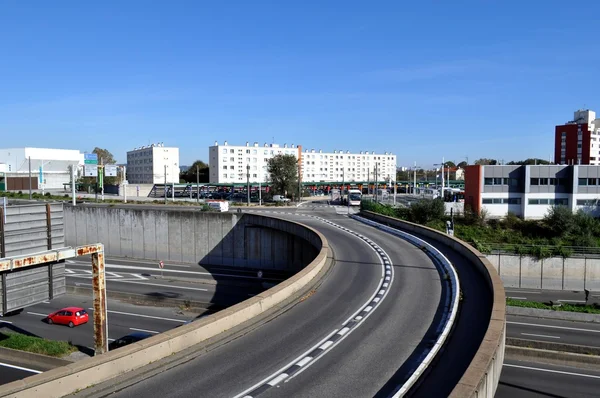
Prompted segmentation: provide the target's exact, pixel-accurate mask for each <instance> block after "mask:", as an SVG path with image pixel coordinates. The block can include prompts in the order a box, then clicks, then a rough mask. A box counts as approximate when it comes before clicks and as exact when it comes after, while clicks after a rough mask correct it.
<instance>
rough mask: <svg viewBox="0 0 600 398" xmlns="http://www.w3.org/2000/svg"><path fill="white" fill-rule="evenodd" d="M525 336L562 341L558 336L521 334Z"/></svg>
mask: <svg viewBox="0 0 600 398" xmlns="http://www.w3.org/2000/svg"><path fill="white" fill-rule="evenodd" d="M521 334H522V335H523V336H533V337H545V338H548V339H560V337H558V336H546V335H545V334H532V333H521Z"/></svg>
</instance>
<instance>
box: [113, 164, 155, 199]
mask: <svg viewBox="0 0 600 398" xmlns="http://www.w3.org/2000/svg"><path fill="white" fill-rule="evenodd" d="M121 172H122V173H123V175H122V177H123V180H122V184H121V185H122V186H123V202H124V203H127V184H125V182H127V178H126V177H127V167H126V166H123V168H122V169H121ZM153 178H154V177H153Z"/></svg>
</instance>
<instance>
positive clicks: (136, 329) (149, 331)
mask: <svg viewBox="0 0 600 398" xmlns="http://www.w3.org/2000/svg"><path fill="white" fill-rule="evenodd" d="M129 330H135V331H136V332H146V333H154V334H159V333H160V332H156V331H154V330H146V329H138V328H129Z"/></svg>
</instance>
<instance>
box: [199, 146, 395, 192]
mask: <svg viewBox="0 0 600 398" xmlns="http://www.w3.org/2000/svg"><path fill="white" fill-rule="evenodd" d="M276 155H293V156H295V157H296V159H298V164H299V167H300V174H301V179H302V181H303V182H305V183H307V182H315V183H317V182H323V183H327V182H348V183H352V182H367V181H374V178H375V172H376V171H377V175H378V178H377V179H378V180H379V181H390V180H391V181H395V180H396V155H392V154H391V153H387V152H386V153H384V154H376V153H375V152H366V151H365V152H359V153H350V152H349V151H342V150H339V151H338V150H335V151H333V152H323V151H322V150H315V149H310V150H309V149H305V150H304V151H303V150H302V145H295V144H291V145H287V144H284V145H283V146H280V145H279V144H266V143H265V144H264V145H262V146H260V145H259V144H258V143H257V142H255V143H253V144H250V143H249V142H247V143H246V145H243V146H236V145H229V144H228V143H227V141H225V142H224V144H223V145H219V143H218V142H215V145H213V146H211V147H209V173H210V182H211V183H245V182H246V180H247V176H246V174H247V173H249V174H250V177H249V178H250V182H251V183H258V182H261V183H266V182H268V172H267V165H268V161H269V159H271V158H272V157H273V156H276ZM248 166H249V168H248Z"/></svg>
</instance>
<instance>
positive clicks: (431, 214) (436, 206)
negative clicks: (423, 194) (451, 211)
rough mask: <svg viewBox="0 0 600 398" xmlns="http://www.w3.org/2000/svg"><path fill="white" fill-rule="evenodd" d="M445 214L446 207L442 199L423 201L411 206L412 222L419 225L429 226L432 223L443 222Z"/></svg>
mask: <svg viewBox="0 0 600 398" xmlns="http://www.w3.org/2000/svg"><path fill="white" fill-rule="evenodd" d="M445 212H446V210H445V205H444V201H443V200H442V199H422V200H419V201H417V202H415V203H413V204H412V205H411V206H410V218H411V221H412V222H415V223H418V224H427V223H428V222H430V221H434V220H442V219H443V218H444V216H445Z"/></svg>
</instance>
